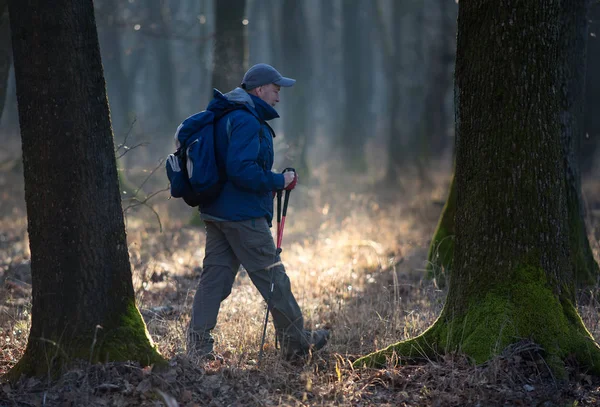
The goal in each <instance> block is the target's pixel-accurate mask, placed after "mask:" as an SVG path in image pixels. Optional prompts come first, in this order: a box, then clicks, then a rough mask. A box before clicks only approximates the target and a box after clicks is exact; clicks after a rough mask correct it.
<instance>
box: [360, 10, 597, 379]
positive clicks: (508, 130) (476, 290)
mask: <svg viewBox="0 0 600 407" xmlns="http://www.w3.org/2000/svg"><path fill="white" fill-rule="evenodd" d="M582 4H583V3H579V4H575V2H573V3H569V5H570V9H569V10H565V9H563V8H562V7H561V4H560V3H557V2H555V3H544V4H541V3H535V4H534V3H531V2H527V1H525V0H512V1H509V2H508V3H503V4H502V5H499V6H497V7H494V8H492V9H490V5H489V3H488V2H485V1H483V0H478V1H475V0H473V1H469V2H460V3H459V17H458V37H457V59H456V71H455V86H456V88H455V92H456V98H457V106H456V108H457V112H456V118H457V145H456V147H457V149H456V174H455V177H456V178H455V182H456V194H457V195H456V224H455V226H456V241H455V244H456V246H455V247H456V249H455V254H454V269H453V272H452V278H451V279H450V284H449V292H448V297H447V299H446V303H445V305H444V309H443V311H442V314H441V315H440V317H439V318H438V320H437V321H436V322H435V323H434V324H433V325H432V326H431V327H430V328H429V329H428V330H427V331H425V332H424V333H423V334H421V335H420V336H418V337H416V338H414V339H411V340H408V341H403V342H399V343H397V344H395V345H391V346H390V347H388V348H386V349H384V350H382V351H379V352H376V353H373V354H371V355H369V356H366V357H364V358H361V359H359V360H357V361H356V362H355V364H356V365H363V364H373V363H375V364H383V363H385V362H386V357H388V356H390V355H392V354H393V353H397V354H398V355H400V358H401V359H402V358H420V357H422V356H427V357H435V356H436V355H438V354H440V353H444V352H453V351H457V350H460V351H462V352H464V353H465V354H467V355H469V356H470V357H471V358H472V359H473V360H474V361H475V362H476V363H482V362H485V361H487V360H489V359H490V358H491V357H493V356H494V355H496V354H498V353H500V352H501V351H502V350H503V349H505V348H506V347H507V346H508V345H509V344H511V343H514V342H517V341H518V340H519V339H520V338H529V339H531V340H533V341H534V342H536V343H537V344H539V345H540V346H541V347H542V348H543V349H544V351H545V356H546V361H547V362H548V364H549V365H550V366H552V367H553V368H554V369H555V371H556V372H557V374H564V365H563V363H562V361H563V360H565V359H566V358H568V357H571V356H574V357H575V358H576V359H577V360H578V362H579V363H580V364H581V365H584V366H586V367H589V368H590V369H591V370H592V371H593V372H595V373H597V374H598V373H600V348H599V347H598V345H597V344H596V343H595V342H594V341H593V339H592V337H591V335H590V333H589V332H588V331H587V330H586V328H585V326H584V325H583V323H582V321H581V318H580V317H579V315H578V314H577V310H576V308H575V285H574V282H573V274H574V268H573V267H572V259H571V258H570V250H569V244H570V242H569V227H570V225H569V218H568V213H567V212H568V211H567V203H568V194H567V185H566V182H565V171H564V165H563V163H564V160H563V154H562V151H561V134H562V131H561V125H560V118H561V114H562V97H563V95H562V94H561V92H559V90H560V88H561V86H562V84H563V83H564V78H563V77H562V75H563V70H562V69H561V64H562V63H563V60H562V59H561V58H563V55H565V53H567V54H568V53H569V52H570V51H569V50H567V49H565V46H566V43H567V42H566V41H563V40H562V36H563V35H564V32H563V27H564V26H563V22H564V23H565V25H566V28H568V29H569V30H573V31H576V32H577V33H578V35H581V33H582V32H583V30H581V29H580V27H577V26H575V22H574V20H565V19H567V18H570V17H568V16H569V15H577V16H578V18H577V19H576V20H577V21H582V20H581V19H580V18H579V16H581V13H584V12H585V7H582ZM484 10H485V11H484ZM583 15H585V14H583Z"/></svg>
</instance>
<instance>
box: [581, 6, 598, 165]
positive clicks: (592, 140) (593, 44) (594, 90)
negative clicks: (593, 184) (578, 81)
mask: <svg viewBox="0 0 600 407" xmlns="http://www.w3.org/2000/svg"><path fill="white" fill-rule="evenodd" d="M589 22H590V27H589V35H588V44H587V69H586V73H587V75H586V80H585V89H586V95H585V114H584V117H585V119H584V123H585V124H584V126H585V137H584V138H583V142H582V151H581V155H580V156H581V170H582V171H583V173H584V174H590V175H591V174H597V170H598V168H600V166H599V165H598V163H600V153H599V150H600V149H599V148H598V145H599V144H600V97H598V95H600V2H598V1H594V2H592V5H591V7H590V12H589Z"/></svg>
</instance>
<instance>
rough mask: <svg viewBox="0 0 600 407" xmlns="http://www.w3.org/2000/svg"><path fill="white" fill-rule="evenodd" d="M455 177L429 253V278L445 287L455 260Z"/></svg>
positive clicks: (427, 269) (451, 182) (427, 268)
mask: <svg viewBox="0 0 600 407" xmlns="http://www.w3.org/2000/svg"><path fill="white" fill-rule="evenodd" d="M455 185H456V184H455V182H454V176H452V181H450V187H449V192H448V198H447V199H446V203H445V204H444V208H443V209H442V214H441V215H440V219H439V221H438V224H437V227H436V229H435V233H434V234H433V239H431V244H430V245H429V252H428V253H427V267H426V271H427V276H428V277H429V278H432V279H435V280H436V282H437V284H438V286H440V287H444V286H445V285H446V283H447V282H448V279H449V278H450V270H451V269H452V261H453V259H454V235H455V230H454V217H455V215H456V186H455Z"/></svg>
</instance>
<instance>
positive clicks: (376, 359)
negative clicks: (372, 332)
mask: <svg viewBox="0 0 600 407" xmlns="http://www.w3.org/2000/svg"><path fill="white" fill-rule="evenodd" d="M513 274H514V275H513V276H512V278H509V279H507V281H506V282H505V283H504V284H503V285H500V286H498V287H497V288H494V289H492V290H490V291H488V292H487V293H486V294H485V295H484V296H483V297H482V298H473V299H472V300H471V302H470V305H469V306H468V307H467V308H466V311H465V312H463V313H461V314H456V315H455V314H453V312H452V311H451V310H448V309H446V308H444V311H443V312H442V315H441V316H440V318H439V319H438V320H437V321H436V322H435V323H434V324H433V325H432V326H431V327H430V328H429V329H428V330H427V331H425V332H424V333H423V334H421V335H419V336H418V337H416V338H413V339H410V340H407V341H402V342H399V343H396V344H393V345H391V346H389V347H387V348H385V349H383V350H380V351H378V352H374V353H372V354H370V355H367V356H364V357H362V358H360V359H358V360H356V361H355V362H354V366H355V367H362V366H378V365H385V364H387V363H388V362H389V361H392V362H394V363H401V362H402V361H410V360H412V359H423V358H435V357H437V356H438V355H440V354H443V353H448V352H457V351H458V352H462V353H464V354H466V355H468V356H469V357H471V358H472V360H473V362H474V363H476V364H480V363H483V362H486V361H488V360H490V359H491V358H492V357H494V356H496V355H498V354H500V353H501V352H502V350H504V349H505V348H506V347H507V346H508V345H510V344H512V343H515V342H518V341H520V340H522V339H530V340H532V341H534V342H535V343H537V344H539V345H540V346H541V347H542V348H543V349H544V351H545V358H546V361H547V362H548V364H549V365H550V366H551V367H552V368H553V370H554V371H555V373H556V374H557V375H559V376H562V375H563V374H564V364H563V363H562V361H564V360H565V359H566V358H567V357H570V356H575V358H576V360H577V361H578V362H579V363H580V364H581V365H582V366H585V367H587V368H589V369H591V371H592V372H594V373H596V374H600V348H599V347H598V345H597V344H596V343H595V342H594V340H593V338H592V336H591V335H590V333H589V332H588V330H587V329H586V328H585V326H584V325H583V322H582V321H581V318H580V317H579V315H578V313H577V310H576V309H575V307H574V306H573V304H572V303H571V302H570V301H569V300H561V297H558V296H557V295H555V294H554V293H553V291H552V289H551V285H550V284H549V283H548V281H546V275H545V273H544V271H543V270H542V269H540V268H536V267H529V266H526V267H520V268H517V269H516V271H515V272H514V273H513Z"/></svg>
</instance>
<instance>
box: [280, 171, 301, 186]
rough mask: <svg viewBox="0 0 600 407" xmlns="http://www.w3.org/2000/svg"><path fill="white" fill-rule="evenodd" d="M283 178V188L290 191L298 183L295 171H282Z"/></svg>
mask: <svg viewBox="0 0 600 407" xmlns="http://www.w3.org/2000/svg"><path fill="white" fill-rule="evenodd" d="M283 179H284V180H285V182H284V184H283V189H285V190H286V191H291V190H292V189H294V188H295V187H296V184H297V183H298V174H296V171H286V172H284V173H283Z"/></svg>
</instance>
